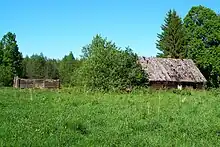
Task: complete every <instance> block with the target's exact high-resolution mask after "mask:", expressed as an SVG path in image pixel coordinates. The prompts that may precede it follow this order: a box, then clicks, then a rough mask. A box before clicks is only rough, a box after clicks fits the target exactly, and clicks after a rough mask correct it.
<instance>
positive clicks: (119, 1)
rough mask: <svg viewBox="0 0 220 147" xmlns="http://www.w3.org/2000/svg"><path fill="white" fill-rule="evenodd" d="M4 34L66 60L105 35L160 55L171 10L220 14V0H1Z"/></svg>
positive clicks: (0, 31) (26, 48) (23, 47)
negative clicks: (200, 9) (199, 8)
mask: <svg viewBox="0 0 220 147" xmlns="http://www.w3.org/2000/svg"><path fill="white" fill-rule="evenodd" d="M0 4H1V5H0V19H1V25H0V36H1V37H2V36H3V35H4V34H5V33H7V32H8V31H11V32H13V33H15V34H16V35H17V41H18V45H19V49H20V51H21V52H22V53H23V55H32V54H33V53H41V52H43V53H44V55H46V56H48V57H50V58H62V57H63V56H64V55H65V54H68V53H69V52H70V51H72V52H73V53H74V55H75V56H76V57H78V56H79V55H80V54H81V48H82V47H83V46H84V45H86V44H89V43H90V42H91V40H92V38H93V36H94V35H96V34H101V35H102V36H103V37H107V38H108V39H109V40H112V41H114V42H115V43H116V44H117V45H118V46H120V47H122V48H124V47H126V46H130V47H131V48H132V49H133V50H134V52H136V53H137V54H138V55H141V56H155V55H156V53H157V52H158V50H157V49H156V45H155V42H156V40H157V33H159V32H160V26H161V24H162V23H163V21H164V17H165V14H166V13H167V11H168V10H169V9H176V10H177V12H178V13H179V15H180V16H181V17H184V16H185V15H186V14H187V12H188V11H189V10H190V8H191V7H192V6H196V5H204V6H206V7H209V8H211V9H213V10H215V11H216V12H220V8H219V6H220V0H179V1H177V0H166V1H165V0H0Z"/></svg>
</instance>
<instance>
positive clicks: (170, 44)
mask: <svg viewBox="0 0 220 147" xmlns="http://www.w3.org/2000/svg"><path fill="white" fill-rule="evenodd" d="M161 29H162V32H161V34H158V40H157V43H156V47H157V49H158V50H160V52H161V53H159V54H158V55H157V56H158V57H171V58H184V56H185V51H184V44H185V36H184V30H183V23H182V20H181V18H180V16H178V15H177V13H176V11H175V10H169V12H168V13H167V14H166V18H165V20H164V24H163V25H162V26H161Z"/></svg>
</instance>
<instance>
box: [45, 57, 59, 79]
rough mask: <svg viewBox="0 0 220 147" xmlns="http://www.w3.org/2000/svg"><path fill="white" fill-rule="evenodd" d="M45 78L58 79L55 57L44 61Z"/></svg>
mask: <svg viewBox="0 0 220 147" xmlns="http://www.w3.org/2000/svg"><path fill="white" fill-rule="evenodd" d="M45 78H49V79H59V70H58V64H57V61H56V60H55V59H48V60H47V61H46V70H45Z"/></svg>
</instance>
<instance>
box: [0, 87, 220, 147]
mask: <svg viewBox="0 0 220 147" xmlns="http://www.w3.org/2000/svg"><path fill="white" fill-rule="evenodd" d="M0 146H22V147H24V146H162V147H166V146H169V147H170V146H178V147H179V146H184V147H185V146H190V147H191V146H198V147H201V146H205V147H207V146H220V91H218V90H213V91H178V90H173V91H172V90H171V91H152V90H142V91H134V92H132V93H129V94H128V93H127V94H119V93H113V92H112V93H99V92H87V91H83V90H79V89H62V90H27V89H26V90H17V89H0Z"/></svg>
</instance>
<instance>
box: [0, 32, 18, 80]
mask: <svg viewBox="0 0 220 147" xmlns="http://www.w3.org/2000/svg"><path fill="white" fill-rule="evenodd" d="M1 45H2V48H3V59H2V62H3V64H4V65H5V66H9V67H10V68H12V72H13V75H14V76H21V75H22V70H21V69H22V54H21V52H19V48H18V45H17V41H16V35H15V34H13V33H11V32H8V33H7V34H6V35H4V36H3V38H2V40H1Z"/></svg>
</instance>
